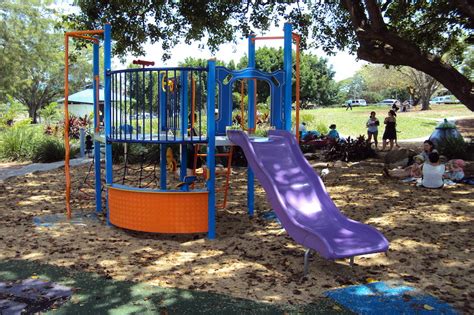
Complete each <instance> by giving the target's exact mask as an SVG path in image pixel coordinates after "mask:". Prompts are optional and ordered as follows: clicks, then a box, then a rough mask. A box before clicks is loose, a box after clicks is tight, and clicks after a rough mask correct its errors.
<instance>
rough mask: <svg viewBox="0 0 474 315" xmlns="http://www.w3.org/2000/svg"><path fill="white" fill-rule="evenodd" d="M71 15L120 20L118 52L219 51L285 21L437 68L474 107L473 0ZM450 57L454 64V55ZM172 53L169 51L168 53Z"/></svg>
mask: <svg viewBox="0 0 474 315" xmlns="http://www.w3.org/2000/svg"><path fill="white" fill-rule="evenodd" d="M77 4H78V5H79V7H80V9H81V12H80V13H79V14H76V15H71V16H69V17H68V19H69V20H70V21H71V22H73V23H74V24H75V27H77V28H95V27H100V26H101V24H103V23H105V22H110V23H111V24H112V25H113V37H114V39H115V40H116V45H115V53H116V54H118V55H124V54H126V53H128V52H132V53H136V54H142V53H143V48H142V44H144V43H145V42H147V41H148V40H149V41H150V42H152V43H154V42H160V43H161V45H162V47H163V48H164V49H165V50H168V51H169V49H170V48H171V47H173V46H174V45H176V44H177V43H178V42H179V41H180V40H184V42H185V43H190V42H192V41H196V40H198V41H202V40H204V42H205V44H206V45H208V46H209V47H210V48H211V49H217V47H218V46H219V45H220V44H221V43H224V42H229V41H235V40H236V38H237V37H239V36H247V35H249V34H250V33H251V32H252V31H257V30H266V29H268V28H269V27H270V26H271V25H272V24H278V23H279V21H281V20H282V19H285V20H287V21H289V22H292V23H293V24H294V26H295V28H296V29H297V30H298V31H299V32H300V33H302V35H303V39H304V45H303V48H304V47H305V46H307V45H313V46H319V47H321V48H323V49H324V50H325V51H326V52H328V53H333V52H335V51H336V50H337V49H339V50H342V49H347V50H349V51H350V52H352V53H356V54H357V56H358V58H360V59H364V60H367V61H370V62H372V63H381V64H387V65H405V66H410V67H413V68H415V69H417V70H419V71H422V72H425V73H426V74H429V75H430V76H432V77H433V78H435V79H436V80H437V81H439V82H440V83H442V84H443V85H444V86H445V87H446V88H447V89H449V90H450V91H451V92H452V93H453V94H454V95H455V96H456V97H457V98H458V99H459V100H461V102H463V103H464V104H465V105H466V106H467V107H468V108H470V109H471V110H474V92H473V82H472V81H471V80H469V78H467V77H466V76H464V75H463V74H462V73H461V72H459V71H458V70H457V69H456V66H457V65H459V64H461V63H462V58H463V51H464V50H465V47H466V46H467V45H469V44H472V42H473V41H474V38H473V36H472V33H471V31H472V29H473V27H474V4H472V2H471V1H468V0H432V1H407V0H401V1H392V0H385V1H377V0H341V1H326V2H324V3H321V1H312V2H308V4H305V3H303V1H296V3H293V4H291V5H290V4H287V3H285V2H283V1H282V2H278V1H266V2H260V1H242V2H240V1H163V2H157V1H152V0H116V1H92V0H78V1H77ZM447 55H449V56H450V58H449V60H450V61H449V62H447V60H448V59H446V56H447ZM167 57H169V56H168V55H166V54H165V55H164V58H167Z"/></svg>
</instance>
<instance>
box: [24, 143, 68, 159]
mask: <svg viewBox="0 0 474 315" xmlns="http://www.w3.org/2000/svg"><path fill="white" fill-rule="evenodd" d="M64 156H65V146H64V142H63V141H61V140H60V139H58V138H56V137H44V138H43V139H41V140H40V141H38V142H37V143H36V145H35V146H34V148H33V153H32V156H31V160H32V161H33V162H35V163H51V162H56V161H62V160H64Z"/></svg>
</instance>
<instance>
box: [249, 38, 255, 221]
mask: <svg viewBox="0 0 474 315" xmlns="http://www.w3.org/2000/svg"><path fill="white" fill-rule="evenodd" d="M254 38H255V34H251V35H250V37H249V64H248V67H249V68H255V41H254V40H253V39H254ZM255 106H256V104H255V83H254V81H253V80H252V79H250V80H248V115H247V117H248V119H247V120H248V122H247V123H248V128H249V130H250V129H254V128H255ZM254 182H255V179H254V174H253V171H252V169H251V168H250V166H249V167H248V169H247V209H248V210H247V212H248V215H249V216H251V217H252V216H253V213H254V199H255V185H254Z"/></svg>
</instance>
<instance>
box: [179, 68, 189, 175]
mask: <svg viewBox="0 0 474 315" xmlns="http://www.w3.org/2000/svg"><path fill="white" fill-rule="evenodd" d="M180 80H181V107H180V108H181V136H182V139H183V140H184V139H185V138H186V137H187V135H188V71H182V72H181V78H180ZM187 153H188V152H187V144H186V143H183V144H182V145H181V174H180V177H181V180H184V177H185V176H186V168H187V164H188V163H187V161H188V154H187Z"/></svg>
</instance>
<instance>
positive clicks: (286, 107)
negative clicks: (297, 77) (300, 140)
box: [283, 23, 292, 131]
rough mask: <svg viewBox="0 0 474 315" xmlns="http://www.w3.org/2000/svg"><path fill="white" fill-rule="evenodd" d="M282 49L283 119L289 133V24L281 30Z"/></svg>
mask: <svg viewBox="0 0 474 315" xmlns="http://www.w3.org/2000/svg"><path fill="white" fill-rule="evenodd" d="M283 31H284V33H285V35H284V47H283V70H284V71H285V93H284V95H285V96H284V103H283V104H284V110H283V112H284V118H285V130H287V131H291V99H292V97H291V78H292V59H291V55H292V51H291V44H292V34H291V33H292V27H291V24H290V23H285V26H284V28H283Z"/></svg>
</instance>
